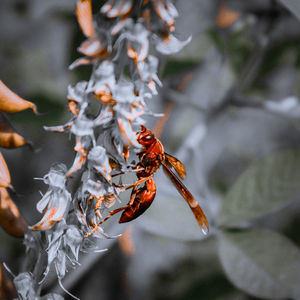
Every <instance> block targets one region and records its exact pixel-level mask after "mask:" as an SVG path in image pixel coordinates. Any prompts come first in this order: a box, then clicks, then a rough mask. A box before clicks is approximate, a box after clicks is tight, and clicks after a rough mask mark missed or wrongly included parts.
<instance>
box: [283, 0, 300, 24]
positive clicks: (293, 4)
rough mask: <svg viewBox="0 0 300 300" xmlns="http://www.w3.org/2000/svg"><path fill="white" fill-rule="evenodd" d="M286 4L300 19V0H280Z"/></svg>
mask: <svg viewBox="0 0 300 300" xmlns="http://www.w3.org/2000/svg"><path fill="white" fill-rule="evenodd" d="M279 1H280V2H281V3H282V4H283V5H284V6H286V7H287V8H288V9H289V10H290V11H291V13H292V14H294V15H295V16H296V17H297V18H298V19H299V20H300V1H299V0H279Z"/></svg>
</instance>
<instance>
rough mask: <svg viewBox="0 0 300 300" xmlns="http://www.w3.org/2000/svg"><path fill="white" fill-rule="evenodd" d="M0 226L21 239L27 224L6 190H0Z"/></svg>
mask: <svg viewBox="0 0 300 300" xmlns="http://www.w3.org/2000/svg"><path fill="white" fill-rule="evenodd" d="M0 225H1V226H2V227H3V228H4V229H5V230H6V231H7V232H8V233H10V234H12V235H14V236H17V237H23V236H24V232H25V230H26V228H27V227H28V224H27V222H26V221H25V219H24V218H23V217H22V216H21V214H20V211H19V209H18V207H17V206H16V205H15V203H14V202H13V201H12V199H11V198H10V196H9V194H8V192H7V190H6V188H3V187H1V188H0Z"/></svg>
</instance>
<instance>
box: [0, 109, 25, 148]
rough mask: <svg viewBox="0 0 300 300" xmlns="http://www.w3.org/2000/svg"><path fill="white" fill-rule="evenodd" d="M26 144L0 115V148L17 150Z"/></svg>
mask: <svg viewBox="0 0 300 300" xmlns="http://www.w3.org/2000/svg"><path fill="white" fill-rule="evenodd" d="M25 144H27V141H26V140H25V139H24V138H23V137H22V136H21V135H19V134H18V133H16V132H15V130H14V129H13V127H12V126H11V125H10V123H9V122H8V120H7V119H6V118H5V116H4V115H3V114H0V147H4V148H17V147H21V146H24V145H25Z"/></svg>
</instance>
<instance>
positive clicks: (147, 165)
mask: <svg viewBox="0 0 300 300" xmlns="http://www.w3.org/2000/svg"><path fill="white" fill-rule="evenodd" d="M137 141H138V143H139V144H141V145H142V146H143V148H142V151H141V152H140V153H139V154H138V156H139V163H138V164H137V170H138V171H137V172H136V175H137V177H138V181H137V182H136V183H135V184H133V185H131V186H130V187H133V189H132V192H131V196H130V201H129V202H128V204H127V205H126V206H124V207H120V208H117V209H115V210H113V211H111V212H110V214H109V215H108V216H107V217H106V218H105V219H104V220H102V221H101V222H100V223H98V224H97V225H98V226H99V225H101V224H102V223H103V222H105V221H106V220H107V219H109V218H110V217H111V216H113V215H114V214H116V213H118V212H120V211H122V210H123V213H122V215H121V218H120V220H119V223H125V222H129V221H131V220H134V219H135V218H137V217H138V216H140V215H141V214H143V213H144V212H145V210H147V209H148V207H149V206H150V205H151V203H152V202H153V200H154V198H155V194H156V185H155V182H154V179H153V174H154V173H155V172H156V171H157V170H158V169H159V167H160V166H161V165H162V166H163V169H164V171H165V173H166V174H167V176H168V177H169V178H170V180H171V181H172V183H173V184H174V185H175V187H176V189H177V190H178V192H179V193H180V194H181V195H182V197H183V198H184V199H185V200H186V202H187V203H188V205H189V207H190V209H191V210H192V212H193V214H194V216H195V218H196V220H197V221H198V223H199V225H200V227H201V229H202V231H203V232H204V233H205V234H206V233H207V232H208V230H209V224H208V221H207V219H206V216H205V214H204V212H203V210H202V209H201V207H200V206H199V204H198V202H197V201H196V200H195V198H194V197H193V195H192V194H191V193H190V192H189V190H188V189H187V188H186V187H185V185H184V184H183V183H182V182H181V181H180V179H179V178H178V177H177V176H176V175H175V173H174V172H173V171H172V170H171V169H170V167H173V168H174V169H175V171H176V172H177V173H178V175H179V176H180V177H181V178H184V177H185V168H184V166H183V164H182V163H181V162H180V161H179V160H178V159H177V158H175V157H173V156H171V155H170V154H167V153H165V152H164V147H163V145H162V143H161V142H160V140H159V139H157V138H156V137H155V136H154V134H153V133H152V132H151V131H150V130H149V129H147V128H146V127H145V126H143V125H142V126H141V132H140V134H139V135H138V137H137ZM142 183H143V186H142V187H139V186H140V185H141V184H142ZM87 236H88V235H87Z"/></svg>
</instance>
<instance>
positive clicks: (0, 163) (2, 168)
mask: <svg viewBox="0 0 300 300" xmlns="http://www.w3.org/2000/svg"><path fill="white" fill-rule="evenodd" d="M10 186H11V185H10V174H9V171H8V168H7V164H6V162H5V160H4V157H3V155H2V153H1V152H0V187H10Z"/></svg>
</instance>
